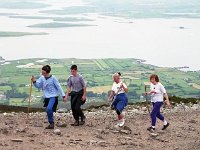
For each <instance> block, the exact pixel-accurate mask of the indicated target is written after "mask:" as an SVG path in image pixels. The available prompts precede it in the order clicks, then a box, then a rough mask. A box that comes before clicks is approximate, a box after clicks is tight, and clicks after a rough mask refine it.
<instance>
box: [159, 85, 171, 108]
mask: <svg viewBox="0 0 200 150" xmlns="http://www.w3.org/2000/svg"><path fill="white" fill-rule="evenodd" d="M160 91H161V92H162V93H163V95H164V97H165V99H166V100H165V103H166V105H167V107H170V101H169V96H168V94H167V91H166V89H165V87H164V86H163V85H162V84H161V86H160Z"/></svg>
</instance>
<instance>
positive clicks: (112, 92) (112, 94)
mask: <svg viewBox="0 0 200 150" xmlns="http://www.w3.org/2000/svg"><path fill="white" fill-rule="evenodd" d="M114 95H115V92H114V91H111V92H110V95H109V96H108V102H110V101H111V99H112V97H113V96H114Z"/></svg>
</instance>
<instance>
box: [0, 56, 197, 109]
mask: <svg viewBox="0 0 200 150" xmlns="http://www.w3.org/2000/svg"><path fill="white" fill-rule="evenodd" d="M46 64H50V65H51V67H52V74H53V75H55V76H56V77H57V78H58V80H59V81H60V83H61V85H62V87H63V90H65V89H66V80H67V78H68V76H69V75H70V74H69V72H70V69H69V68H70V66H71V65H72V64H77V65H78V68H79V73H80V74H82V75H83V76H84V78H85V80H86V82H87V87H88V88H87V91H88V101H89V102H90V101H92V102H95V100H96V101H99V100H102V101H106V99H107V93H108V91H109V90H110V89H111V86H112V83H113V80H112V74H113V73H115V72H117V71H120V72H121V73H122V80H123V81H124V82H126V84H127V85H128V87H129V93H128V97H129V102H135V101H141V100H142V99H141V96H143V93H144V82H148V81H149V76H150V75H151V74H152V73H156V74H158V75H159V76H160V78H161V82H162V83H163V84H164V85H165V87H166V89H167V91H168V93H169V95H175V96H180V97H199V96H200V91H199V79H200V72H197V71H196V72H192V71H190V72H184V71H180V70H178V69H175V68H161V67H157V66H152V65H147V64H143V63H141V61H139V60H137V59H131V58H130V59H90V60H89V59H74V58H71V59H37V58H35V59H23V60H15V61H10V62H3V61H2V62H1V66H0V94H2V95H6V97H7V99H6V100H1V101H0V102H1V103H5V104H10V105H17V106H20V105H22V106H24V105H27V98H28V95H29V88H30V78H31V76H32V75H34V76H36V77H39V76H40V70H41V67H42V66H43V65H46ZM19 66H20V67H19ZM41 96H42V92H41V91H39V90H37V89H35V88H33V92H32V103H33V104H36V105H37V104H39V103H42V100H41Z"/></svg>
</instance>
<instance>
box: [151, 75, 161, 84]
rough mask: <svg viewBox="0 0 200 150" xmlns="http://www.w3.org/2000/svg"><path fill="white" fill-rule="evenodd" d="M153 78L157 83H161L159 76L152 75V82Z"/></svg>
mask: <svg viewBox="0 0 200 150" xmlns="http://www.w3.org/2000/svg"><path fill="white" fill-rule="evenodd" d="M152 78H154V79H155V80H156V82H159V77H158V75H156V74H152V75H151V76H150V80H151V79H152Z"/></svg>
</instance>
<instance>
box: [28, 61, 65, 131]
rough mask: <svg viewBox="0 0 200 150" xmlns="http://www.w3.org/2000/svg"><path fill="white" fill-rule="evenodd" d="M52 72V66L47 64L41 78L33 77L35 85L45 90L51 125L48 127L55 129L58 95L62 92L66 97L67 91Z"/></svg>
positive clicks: (44, 94)
mask: <svg viewBox="0 0 200 150" xmlns="http://www.w3.org/2000/svg"><path fill="white" fill-rule="evenodd" d="M50 72H51V67H50V66H49V65H46V66H43V67H42V76H41V77H40V78H39V79H37V80H36V79H35V77H34V76H32V78H31V80H32V81H33V84H34V86H35V87H36V88H38V89H42V91H43V98H44V102H45V105H44V106H45V107H46V112H47V116H48V122H49V126H47V127H46V129H54V118H53V112H55V111H56V107H57V104H58V96H59V94H61V95H62V97H63V98H64V97H65V93H64V92H63V90H62V88H61V86H60V83H59V82H58V80H57V79H56V77H55V76H53V75H51V74H50Z"/></svg>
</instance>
